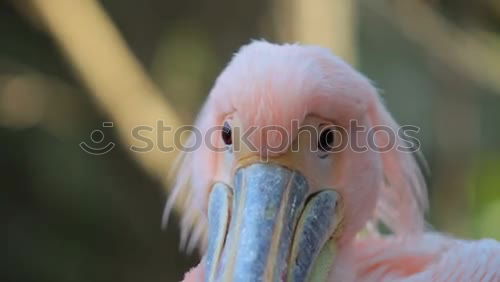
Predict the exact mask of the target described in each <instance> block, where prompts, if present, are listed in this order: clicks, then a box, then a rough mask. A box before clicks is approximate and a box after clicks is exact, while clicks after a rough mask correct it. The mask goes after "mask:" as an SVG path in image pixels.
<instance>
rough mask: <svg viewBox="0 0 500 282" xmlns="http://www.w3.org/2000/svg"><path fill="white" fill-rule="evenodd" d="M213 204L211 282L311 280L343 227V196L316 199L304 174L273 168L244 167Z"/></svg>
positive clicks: (215, 191) (330, 193) (215, 192)
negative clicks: (340, 202) (323, 251)
mask: <svg viewBox="0 0 500 282" xmlns="http://www.w3.org/2000/svg"><path fill="white" fill-rule="evenodd" d="M232 185H233V187H230V186H228V185H226V184H223V183H216V184H214V186H213V187H212V191H211V194H210V201H209V210H208V219H209V231H208V232H209V235H208V236H209V238H208V250H207V254H206V281H210V282H212V281H224V282H225V281H238V282H246V281H248V282H255V281H309V280H310V279H311V277H312V276H313V274H312V273H313V272H315V270H314V269H315V264H317V262H318V257H321V253H322V250H324V249H325V246H326V245H328V244H327V241H329V240H330V238H331V237H332V236H333V234H334V232H335V230H336V229H337V226H338V225H339V224H338V223H339V220H338V219H339V218H340V217H339V215H338V214H337V211H338V210H339V209H338V200H339V195H338V194H337V192H335V191H334V190H332V189H328V188H325V189H324V190H321V191H319V192H317V193H315V194H312V195H311V193H310V192H311V191H310V188H309V185H308V182H307V181H306V179H305V177H304V176H303V175H302V174H301V173H300V172H298V171H295V170H291V169H288V168H285V167H283V166H280V165H277V164H271V163H253V164H250V165H248V166H246V167H242V168H239V169H238V170H237V171H236V173H235V175H234V183H232Z"/></svg>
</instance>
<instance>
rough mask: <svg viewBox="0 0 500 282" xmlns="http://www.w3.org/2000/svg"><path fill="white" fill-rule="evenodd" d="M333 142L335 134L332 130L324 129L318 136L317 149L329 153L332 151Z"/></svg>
mask: <svg viewBox="0 0 500 282" xmlns="http://www.w3.org/2000/svg"><path fill="white" fill-rule="evenodd" d="M334 142H335V132H333V129H332V128H325V129H324V130H323V131H322V132H321V134H320V135H319V140H318V149H319V150H320V151H322V152H330V151H332V150H333V145H334V144H333V143H334Z"/></svg>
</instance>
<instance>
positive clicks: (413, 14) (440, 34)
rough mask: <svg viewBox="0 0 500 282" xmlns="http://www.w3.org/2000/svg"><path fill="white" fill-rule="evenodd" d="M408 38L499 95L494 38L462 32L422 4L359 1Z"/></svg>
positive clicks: (499, 50)
mask: <svg viewBox="0 0 500 282" xmlns="http://www.w3.org/2000/svg"><path fill="white" fill-rule="evenodd" d="M362 3H365V5H367V6H368V7H369V8H371V10H372V11H375V12H376V13H377V14H379V15H381V16H383V17H384V18H385V19H386V20H388V21H389V22H391V23H392V24H394V25H395V26H396V27H397V28H399V29H400V30H401V31H402V33H403V34H404V35H405V36H407V37H408V38H409V39H411V40H413V41H414V42H416V43H418V44H420V45H421V46H422V47H423V48H424V49H425V50H426V51H427V52H428V53H429V54H430V55H431V56H433V57H434V58H437V59H439V60H441V61H442V62H444V63H445V64H447V65H448V66H450V67H451V68H453V69H454V70H456V71H458V72H459V73H460V74H462V75H464V76H465V77H466V78H468V79H471V80H473V81H475V82H476V83H478V84H479V85H486V86H487V87H488V88H490V89H492V90H494V91H495V92H496V93H500V79H499V78H500V67H499V65H498V62H500V44H499V42H500V41H499V40H498V38H497V37H496V36H493V35H487V34H486V33H481V34H480V33H479V32H467V31H464V30H461V29H460V28H458V27H457V26H455V25H453V24H452V23H451V22H449V21H448V20H446V19H445V18H444V17H443V16H441V15H439V14H438V13H437V12H436V11H434V10H433V9H432V8H431V7H430V6H429V5H428V4H426V3H425V2H424V1H383V3H384V4H381V2H377V1H362Z"/></svg>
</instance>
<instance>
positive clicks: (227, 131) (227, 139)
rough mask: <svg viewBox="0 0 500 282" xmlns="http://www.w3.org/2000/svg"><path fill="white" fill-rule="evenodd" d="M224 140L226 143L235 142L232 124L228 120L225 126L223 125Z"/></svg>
mask: <svg viewBox="0 0 500 282" xmlns="http://www.w3.org/2000/svg"><path fill="white" fill-rule="evenodd" d="M222 140H223V141H224V144H226V145H231V144H233V138H232V136H231V126H229V123H227V122H224V126H223V127H222Z"/></svg>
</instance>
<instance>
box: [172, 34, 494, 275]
mask: <svg viewBox="0 0 500 282" xmlns="http://www.w3.org/2000/svg"><path fill="white" fill-rule="evenodd" d="M233 112H238V113H239V117H240V118H241V121H242V125H243V127H250V126H255V127H263V126H266V125H278V126H283V127H284V128H286V130H287V131H289V132H290V134H291V135H292V136H294V134H295V135H296V134H297V128H294V127H293V126H291V125H290V121H291V120H299V121H301V120H304V118H305V117H306V116H307V115H308V114H314V115H317V116H321V117H324V118H326V119H330V120H335V122H337V123H338V124H340V125H342V126H345V127H349V121H351V120H353V119H355V120H357V121H359V122H360V124H361V125H363V126H366V127H373V126H386V127H389V128H392V129H393V130H395V131H397V129H398V125H397V123H396V122H395V121H394V120H393V118H392V117H391V115H390V114H389V113H388V111H387V110H386V109H385V107H384V106H383V103H382V102H381V99H380V97H379V95H378V94H377V91H376V89H375V88H374V87H373V86H372V84H371V83H370V81H369V80H368V79H366V78H365V77H364V76H363V75H361V74H360V73H358V72H357V71H355V70H354V69H353V68H351V67H350V66H349V65H348V64H346V63H345V62H343V61H342V60H341V59H339V58H338V57H335V56H334V55H332V54H331V53H330V52H329V51H328V50H327V49H324V48H320V47H314V46H301V45H296V44H292V45H289V44H286V45H275V44H271V43H267V42H263V41H255V42H252V43H251V44H249V45H247V46H244V47H242V48H241V50H240V51H239V52H238V53H237V54H236V55H235V56H234V58H233V60H232V61H231V62H230V63H229V65H228V66H227V67H226V68H225V70H224V71H223V72H222V74H221V75H220V76H219V78H218V79H217V81H216V83H215V85H214V87H213V89H212V91H211V92H210V95H209V97H208V99H207V101H206V103H205V105H204V107H203V109H202V111H201V113H200V115H199V116H198V119H197V122H196V126H197V127H198V128H199V129H200V130H201V133H202V134H206V133H207V131H208V130H209V129H210V128H211V127H214V126H220V125H222V123H223V119H224V117H225V116H227V115H228V114H230V113H233ZM214 138H215V137H214ZM376 138H377V140H375V142H377V143H382V144H383V143H384V142H387V141H388V140H387V139H386V137H385V136H377V137H376ZM253 141H255V144H256V145H257V147H258V148H259V149H262V148H263V147H264V146H272V145H275V144H273V142H278V139H277V138H273V136H271V138H268V139H267V140H266V141H265V142H264V141H262V139H260V138H258V136H257V137H255V140H253ZM189 142H194V138H193V137H192V138H191V139H190V141H189ZM213 142H214V144H218V145H219V146H222V144H221V140H219V139H217V138H215V139H214V140H213ZM397 142H399V143H401V144H400V145H403V143H402V141H401V140H399V139H398V141H397ZM399 143H398V144H399ZM344 158H345V159H347V160H348V161H346V162H344V164H343V165H342V167H341V168H339V171H341V172H342V173H341V175H340V176H339V177H338V178H337V179H336V180H335V187H339V188H338V189H339V191H340V194H341V195H342V196H343V199H344V208H345V218H344V223H343V226H344V228H343V230H342V234H341V235H340V240H339V246H338V250H339V254H338V257H337V258H336V259H335V263H334V266H333V268H332V270H331V271H330V274H329V279H330V281H500V246H499V244H498V243H497V242H496V241H493V240H482V241H478V242H469V241H460V240H456V239H453V238H450V237H446V236H443V235H439V234H434V233H426V232H424V225H425V223H424V212H425V210H426V208H427V191H426V187H425V183H424V180H423V176H422V173H421V171H420V169H419V167H418V165H417V163H416V161H415V159H414V157H413V155H412V154H410V153H408V152H402V151H400V150H396V149H393V150H390V151H388V152H375V153H374V152H367V153H357V152H353V151H347V152H345V154H344ZM222 162H223V153H218V152H215V151H213V150H210V149H209V148H207V147H206V146H202V147H201V148H200V149H197V150H195V151H194V152H191V153H183V155H182V156H181V157H180V159H179V161H178V164H177V166H176V170H175V173H176V175H177V177H176V181H177V182H176V184H175V187H174V189H173V192H172V194H171V196H170V199H169V202H168V205H167V208H166V216H167V217H168V214H169V212H170V211H171V209H172V207H173V205H174V204H175V203H177V204H180V205H181V207H182V210H183V214H182V220H181V228H182V236H181V237H182V242H181V244H183V245H187V247H188V249H193V248H194V247H195V246H200V247H201V249H202V250H204V249H205V245H206V236H207V235H206V228H207V199H208V193H209V189H210V185H211V184H212V183H213V182H215V181H218V180H219V179H218V178H220V177H221V174H222V172H221V170H222V166H221V163H222ZM332 181H333V180H332ZM380 223H382V224H384V225H385V226H387V227H388V228H389V229H390V230H391V231H392V233H393V234H392V235H390V236H383V235H381V234H380V232H379V231H378V228H377V226H378V225H379V224H380ZM361 230H364V231H365V232H364V233H363V234H364V235H363V236H356V234H358V232H359V231H361ZM203 272H204V270H203V265H202V264H200V266H198V267H197V268H196V269H194V270H192V271H191V272H189V273H188V274H187V276H186V280H185V281H198V280H200V279H202V278H201V277H202V276H203Z"/></svg>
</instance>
